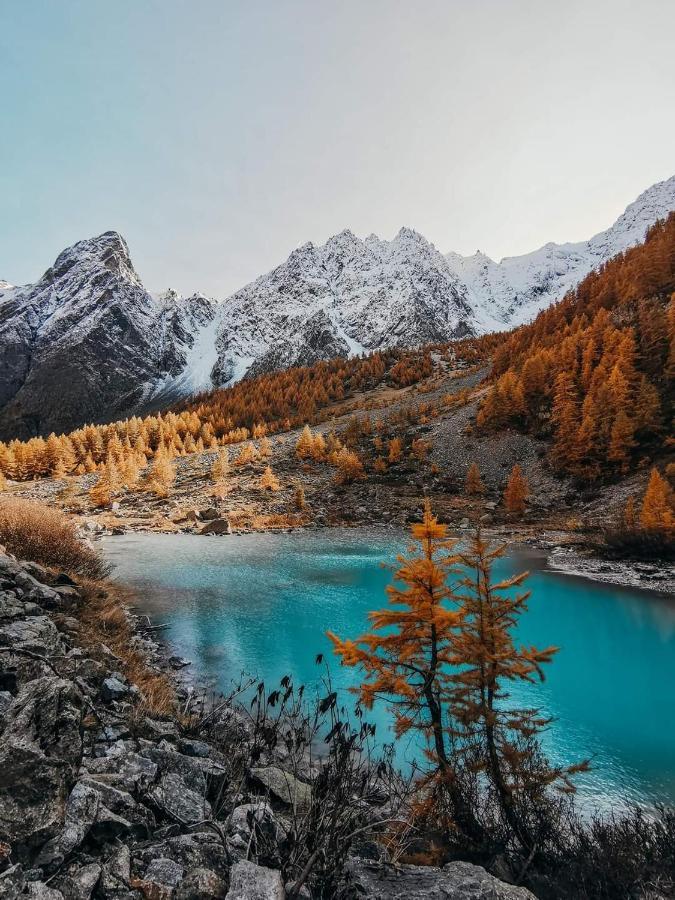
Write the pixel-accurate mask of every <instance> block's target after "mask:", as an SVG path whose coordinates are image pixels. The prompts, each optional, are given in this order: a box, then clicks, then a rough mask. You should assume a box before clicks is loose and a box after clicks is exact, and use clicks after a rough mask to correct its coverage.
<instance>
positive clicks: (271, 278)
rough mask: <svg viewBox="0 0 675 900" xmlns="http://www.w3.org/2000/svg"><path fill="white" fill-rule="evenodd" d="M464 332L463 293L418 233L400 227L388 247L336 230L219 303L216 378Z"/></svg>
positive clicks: (468, 322) (467, 322) (467, 315)
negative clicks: (323, 240) (329, 236)
mask: <svg viewBox="0 0 675 900" xmlns="http://www.w3.org/2000/svg"><path fill="white" fill-rule="evenodd" d="M471 333H474V326H473V322H472V316H471V310H470V308H469V306H468V304H467V301H466V291H465V289H464V286H463V285H462V284H461V283H460V282H459V281H458V279H457V277H456V276H455V275H454V274H453V273H452V272H451V271H450V269H449V267H448V264H447V262H446V260H445V259H444V257H443V256H442V254H440V253H439V252H438V251H437V250H436V249H435V248H434V247H433V245H431V244H429V243H428V242H427V241H426V240H425V239H424V238H423V237H422V236H421V235H419V234H417V233H416V232H414V231H411V230H410V229H407V228H402V229H401V230H400V232H399V233H398V234H397V235H396V237H395V238H394V240H392V241H382V240H380V239H379V238H377V237H375V236H374V235H371V236H370V237H369V238H367V239H366V240H365V241H362V240H359V239H358V238H357V237H355V236H354V235H353V234H352V233H351V232H350V231H343V232H341V233H340V234H338V235H336V236H335V237H332V238H331V239H330V240H329V241H327V242H326V243H325V244H324V245H323V246H321V247H316V246H314V244H311V243H309V244H305V245H303V246H302V247H299V248H298V249H297V250H294V251H293V252H292V253H291V255H290V256H289V258H288V259H287V260H286V262H285V263H283V264H282V265H280V266H278V267H277V268H276V269H274V270H273V271H272V272H269V273H268V274H267V275H263V276H261V277H260V278H258V279H257V280H256V281H254V282H252V284H249V285H247V286H246V287H245V288H242V290H240V291H238V292H237V293H236V294H234V295H232V296H231V297H230V298H228V299H227V300H226V301H225V302H224V303H223V306H222V318H221V324H220V329H219V359H220V362H219V367H220V368H219V372H220V377H221V378H222V379H223V380H228V379H231V378H237V377H240V376H241V375H242V374H243V371H252V372H256V373H259V372H263V371H270V370H271V369H273V368H279V367H280V365H283V366H288V365H304V364H307V363H311V362H314V361H316V360H317V359H327V358H329V357H330V356H336V355H341V354H347V353H360V352H364V351H369V350H376V349H379V348H382V347H392V346H399V347H400V346H415V345H417V344H421V343H425V342H429V341H437V340H438V341H440V340H448V339H451V338H455V337H461V336H463V335H465V334H471ZM280 338H281V340H280ZM242 370H243V371H242Z"/></svg>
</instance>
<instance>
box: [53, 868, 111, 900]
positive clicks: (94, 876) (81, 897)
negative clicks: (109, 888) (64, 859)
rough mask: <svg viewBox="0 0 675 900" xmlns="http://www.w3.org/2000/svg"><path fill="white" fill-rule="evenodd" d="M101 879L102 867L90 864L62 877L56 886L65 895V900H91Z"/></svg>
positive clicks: (57, 880)
mask: <svg viewBox="0 0 675 900" xmlns="http://www.w3.org/2000/svg"><path fill="white" fill-rule="evenodd" d="M100 877H101V867H100V866H99V865H98V863H90V864H89V865H87V866H82V868H81V869H75V870H73V871H72V872H69V873H67V874H65V875H61V876H60V877H59V878H58V879H56V880H55V882H54V884H55V886H56V887H57V888H58V889H59V890H60V891H61V893H62V894H63V897H64V900H90V897H91V895H92V894H93V893H94V888H95V887H96V885H97V884H98V881H99V879H100Z"/></svg>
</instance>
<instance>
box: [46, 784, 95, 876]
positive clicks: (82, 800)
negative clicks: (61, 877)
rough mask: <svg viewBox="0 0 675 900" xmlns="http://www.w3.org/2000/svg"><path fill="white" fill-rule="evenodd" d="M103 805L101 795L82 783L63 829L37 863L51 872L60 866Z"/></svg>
mask: <svg viewBox="0 0 675 900" xmlns="http://www.w3.org/2000/svg"><path fill="white" fill-rule="evenodd" d="M99 804H100V796H99V794H98V793H97V792H96V791H95V790H94V789H93V788H91V787H89V786H88V785H86V784H84V783H83V782H78V783H77V784H76V785H75V787H74V788H73V790H72V791H71V792H70V796H69V797H68V801H67V803H66V808H65V821H64V824H63V828H62V830H61V832H60V833H59V834H58V835H56V837H54V838H52V839H51V840H50V841H47V843H46V844H45V845H44V847H42V849H41V850H40V852H39V854H38V855H37V858H36V860H35V865H36V866H39V867H40V868H41V869H44V871H45V872H47V873H50V872H52V871H54V870H55V869H58V868H59V867H60V866H61V865H62V864H63V862H64V860H65V859H67V857H68V856H69V855H70V854H71V853H72V852H73V850H75V849H77V847H79V846H80V844H81V843H82V842H83V841H84V839H85V838H86V836H87V834H88V833H89V830H90V829H91V827H92V825H93V824H94V822H95V821H96V816H97V814H98V808H99Z"/></svg>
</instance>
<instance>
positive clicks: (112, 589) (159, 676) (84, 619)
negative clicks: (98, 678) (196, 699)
mask: <svg viewBox="0 0 675 900" xmlns="http://www.w3.org/2000/svg"><path fill="white" fill-rule="evenodd" d="M81 593H82V600H83V602H82V605H81V607H80V611H79V619H80V631H79V639H80V642H81V643H82V644H83V645H84V646H85V647H86V648H87V651H88V652H89V653H91V655H92V656H93V657H94V658H96V657H99V658H104V657H105V651H102V649H101V645H105V646H106V647H108V648H109V649H110V650H112V652H113V653H114V654H115V655H116V656H118V657H119V658H120V660H121V661H122V672H123V674H124V675H125V677H126V678H127V679H128V680H129V681H130V682H132V684H135V685H136V686H137V687H138V689H139V690H140V692H141V700H140V703H139V704H138V710H137V713H138V714H140V715H142V714H143V713H146V714H148V715H151V716H159V717H170V716H172V715H173V714H174V713H175V711H176V691H175V687H174V684H173V681H172V680H171V678H170V677H169V676H168V675H166V674H165V673H163V672H160V671H159V670H156V669H154V668H152V666H151V665H150V664H149V663H148V660H147V659H146V657H145V654H144V653H142V652H141V651H140V650H138V649H136V647H135V646H134V641H133V638H134V629H133V626H132V623H131V621H130V620H129V616H128V613H127V608H128V606H129V604H130V602H132V600H133V595H132V594H131V592H129V591H128V590H126V589H124V588H122V587H120V586H118V585H115V584H110V583H106V584H101V583H99V582H96V581H85V582H83V584H82V585H81Z"/></svg>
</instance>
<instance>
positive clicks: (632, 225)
mask: <svg viewBox="0 0 675 900" xmlns="http://www.w3.org/2000/svg"><path fill="white" fill-rule="evenodd" d="M674 209H675V176H673V177H672V178H669V179H668V180H667V181H661V182H659V183H658V184H654V185H652V187H650V188H648V190H646V191H644V193H642V194H640V196H639V197H638V198H637V200H635V202H633V203H631V204H630V206H629V207H628V208H627V209H626V211H625V212H624V213H622V215H621V216H619V218H618V219H617V220H616V222H615V223H614V224H613V225H612V226H611V228H608V229H607V230H606V231H603V232H601V233H600V234H596V235H595V237H592V238H591V239H590V240H588V241H582V242H579V243H576V244H553V243H550V244H545V245H544V246H543V247H541V248H540V249H539V250H535V251H534V252H533V253H527V254H525V255H524V256H510V257H505V258H504V259H503V260H502V261H501V262H499V263H497V262H495V261H494V260H492V259H490V257H489V256H485V254H483V253H480V252H477V253H475V254H474V255H473V256H460V255H459V254H457V253H448V254H447V255H446V259H447V261H448V265H449V267H450V269H451V270H452V271H453V272H454V273H455V274H456V276H457V277H458V278H459V279H460V280H461V281H462V282H463V283H464V284H465V285H466V289H467V294H468V298H469V304H470V306H471V309H472V311H473V315H474V322H475V325H476V327H477V328H478V329H479V330H497V331H499V330H503V329H504V328H509V327H513V326H515V325H522V324H523V323H524V322H529V321H531V320H532V319H533V318H534V317H535V316H536V315H537V313H538V312H540V311H541V310H542V309H545V308H546V307H547V306H550V304H551V303H554V302H555V301H556V300H560V299H562V297H564V296H565V294H566V293H567V292H568V291H569V290H571V289H572V288H574V287H576V285H577V284H579V282H580V281H581V280H582V279H583V278H584V277H585V276H586V275H588V273H589V272H590V271H591V270H592V269H597V268H598V267H599V266H600V265H602V263H604V262H606V261H607V260H608V259H611V257H613V256H616V255H617V253H621V252H622V251H623V250H626V249H628V248H629V247H632V246H634V245H635V244H638V243H640V242H641V241H642V240H643V239H644V236H645V233H646V231H647V229H648V228H649V226H650V225H653V224H654V222H656V221H657V219H662V218H664V217H665V216H667V215H668V213H670V212H671V211H672V210H674Z"/></svg>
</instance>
